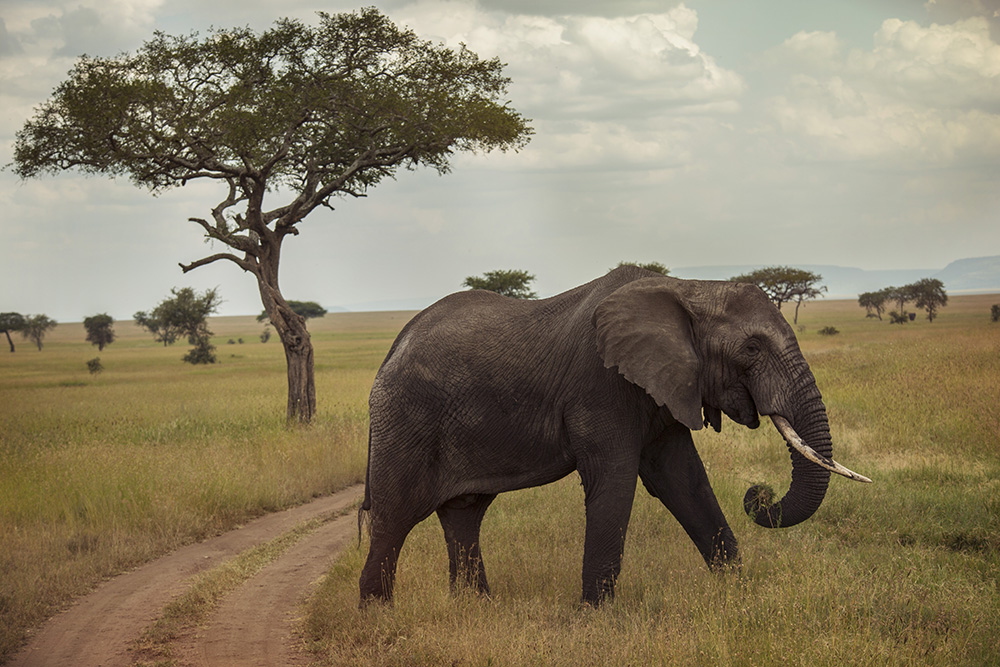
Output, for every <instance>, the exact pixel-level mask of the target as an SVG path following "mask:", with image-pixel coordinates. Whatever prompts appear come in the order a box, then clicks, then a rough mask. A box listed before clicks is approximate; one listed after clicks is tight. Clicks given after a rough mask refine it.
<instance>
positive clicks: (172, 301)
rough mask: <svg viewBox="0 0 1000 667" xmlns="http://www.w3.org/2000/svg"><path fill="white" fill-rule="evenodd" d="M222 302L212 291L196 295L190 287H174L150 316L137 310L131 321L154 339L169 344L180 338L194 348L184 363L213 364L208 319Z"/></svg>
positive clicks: (215, 292) (213, 355)
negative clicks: (184, 338) (183, 337)
mask: <svg viewBox="0 0 1000 667" xmlns="http://www.w3.org/2000/svg"><path fill="white" fill-rule="evenodd" d="M220 303H222V298H221V297H220V296H219V294H218V292H217V291H216V290H214V289H209V290H205V293H204V294H201V295H199V294H198V293H197V292H195V291H194V290H193V289H192V288H190V287H182V288H180V289H177V288H176V287H175V288H173V289H171V290H170V297H168V298H166V299H164V300H163V301H161V302H160V303H159V304H157V306H156V308H154V309H153V310H152V311H150V312H149V313H146V312H145V311H142V310H140V311H139V312H137V313H136V314H135V315H133V317H134V318H135V323H136V324H137V325H139V326H140V327H142V328H143V329H146V330H147V331H149V332H150V333H151V334H153V339H154V340H156V341H157V342H160V343H163V346H164V347H166V346H167V345H170V344H172V343H173V342H174V341H176V340H177V339H178V338H180V337H181V336H186V337H187V339H188V342H189V343H190V344H191V345H194V348H192V349H191V351H190V352H188V353H187V354H186V355H185V356H184V361H187V362H189V363H192V364H211V363H215V354H214V353H213V350H214V349H215V347H214V346H213V345H212V344H211V342H210V341H211V337H212V332H211V331H209V330H208V316H209V315H211V314H212V313H214V312H215V311H216V310H217V309H218V307H219V304H220Z"/></svg>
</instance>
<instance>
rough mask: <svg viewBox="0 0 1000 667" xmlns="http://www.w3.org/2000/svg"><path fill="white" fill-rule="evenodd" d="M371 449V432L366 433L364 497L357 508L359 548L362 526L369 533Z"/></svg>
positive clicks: (359, 546)
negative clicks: (366, 456)
mask: <svg viewBox="0 0 1000 667" xmlns="http://www.w3.org/2000/svg"><path fill="white" fill-rule="evenodd" d="M371 451H372V436H371V432H369V433H368V461H369V465H368V466H366V467H365V499H364V500H363V501H361V507H359V508H358V548H359V549H360V548H361V531H362V529H363V528H364V527H367V528H368V531H369V535H370V534H371V527H372V524H371V515H370V512H371V508H372V494H371V491H369V487H370V486H371V485H370V484H369V483H368V479H369V470H370V469H371V465H370V463H371Z"/></svg>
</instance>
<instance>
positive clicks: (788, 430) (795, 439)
mask: <svg viewBox="0 0 1000 667" xmlns="http://www.w3.org/2000/svg"><path fill="white" fill-rule="evenodd" d="M771 421H772V422H774V427H775V428H776V429H778V433H780V434H781V436H782V437H783V438H784V439H785V440H786V441H787V442H788V444H789V445H791V446H792V447H794V448H795V450H796V451H797V452H798V453H799V454H802V456H804V457H806V458H807V459H809V460H810V461H812V462H813V463H815V464H816V465H818V466H820V467H821V468H826V469H827V470H829V471H830V472H835V473H837V474H838V475H843V476H844V477H847V478H848V479H853V480H854V481H856V482H868V483H869V484H870V483H871V480H870V479H868V478H867V477H865V476H864V475H859V474H858V473H856V472H854V471H852V470H849V469H847V468H845V467H844V466H842V465H840V464H839V463H837V462H836V461H834V460H833V459H828V458H826V457H825V456H823V455H822V454H820V453H819V452H817V451H816V450H815V449H813V448H812V447H810V446H809V445H807V444H806V443H804V442H803V441H802V438H800V437H799V434H798V433H796V432H795V429H793V428H792V425H791V424H789V423H788V420H787V419H785V418H784V417H782V416H780V415H771Z"/></svg>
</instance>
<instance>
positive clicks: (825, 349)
mask: <svg viewBox="0 0 1000 667" xmlns="http://www.w3.org/2000/svg"><path fill="white" fill-rule="evenodd" d="M997 302H1000V296H997V295H987V296H965V297H952V300H951V303H950V305H949V306H948V307H947V308H945V309H943V310H942V311H941V313H940V316H939V318H938V319H937V320H935V321H934V322H933V323H928V322H927V321H926V319H918V320H917V321H916V322H913V323H909V324H906V325H902V326H899V325H890V324H889V323H888V320H887V321H885V322H878V321H876V320H867V319H865V317H864V311H863V310H862V309H860V308H858V307H857V306H856V305H855V304H854V303H853V302H838V301H829V302H823V301H820V302H818V303H810V304H808V305H807V306H806V307H805V308H804V309H803V310H802V312H801V314H800V324H801V325H803V330H802V331H800V333H799V337H800V343H801V346H802V349H803V351H804V353H805V355H806V357H807V359H808V360H809V362H810V364H811V366H812V368H813V372H814V373H815V375H816V378H817V382H818V384H819V387H820V389H821V391H822V392H823V394H824V398H825V400H826V403H827V407H828V410H829V415H830V421H831V427H832V430H833V436H834V447H835V456H836V458H837V459H838V460H839V461H840V462H842V463H844V464H845V465H847V466H848V467H850V468H852V469H854V470H857V471H858V472H860V473H862V474H865V475H867V476H869V477H871V478H872V479H874V480H875V483H874V484H871V485H861V484H857V483H854V482H850V481H848V480H845V479H843V478H834V479H833V480H831V484H830V490H829V493H828V494H827V498H826V501H825V503H824V504H823V506H822V507H821V509H820V510H819V512H817V514H816V515H815V516H814V517H813V518H812V519H811V520H809V521H807V522H805V523H803V524H800V525H799V526H796V527H793V528H790V529H787V530H777V531H775V530H765V529H762V528H759V527H757V526H755V525H752V524H751V522H750V521H749V520H748V519H746V518H745V515H744V514H743V511H742V498H743V493H744V492H745V490H746V489H747V488H748V487H749V486H750V485H751V484H753V483H757V482H764V483H768V484H771V485H772V486H774V487H775V488H776V489H777V490H778V491H779V492H781V491H783V490H784V488H786V487H787V484H788V481H789V473H790V465H789V461H788V454H787V450H786V448H785V447H784V445H783V444H782V442H781V439H780V436H778V435H777V433H776V432H775V431H774V430H773V429H771V428H769V427H768V426H767V425H766V424H765V425H762V427H761V428H760V429H758V430H756V431H750V430H747V429H745V428H743V427H739V426H737V425H736V424H733V423H732V422H728V421H727V422H725V423H724V425H723V431H722V433H721V434H717V433H714V432H705V431H700V432H697V433H696V434H695V436H696V444H697V445H698V448H699V451H700V452H701V455H702V458H703V459H704V461H705V464H706V468H707V469H708V473H709V477H710V479H711V480H712V483H713V486H714V488H715V491H716V494H717V495H718V497H719V500H720V503H721V505H722V507H723V510H724V511H725V512H726V515H727V516H728V518H729V520H730V523H731V524H732V526H733V530H734V532H735V533H736V535H737V538H738V539H740V543H741V547H742V554H743V568H742V571H741V572H740V573H738V574H737V573H729V574H726V575H724V576H719V575H714V574H711V573H709V572H708V571H707V570H706V568H705V567H704V563H703V562H702V560H701V558H700V556H699V555H698V553H697V551H696V550H695V548H694V546H693V545H692V544H691V542H690V540H689V539H688V538H687V536H686V535H685V534H684V533H683V531H682V530H681V528H680V527H679V526H678V524H677V523H676V522H675V521H674V520H673V518H672V517H671V516H670V515H669V513H667V511H666V510H665V509H664V508H663V507H662V506H661V505H660V504H659V502H658V501H655V500H654V499H651V498H650V497H649V496H648V495H647V494H646V493H645V491H643V490H642V488H641V485H640V487H639V490H638V492H637V494H636V502H635V507H634V510H633V515H632V522H631V524H630V527H629V533H628V539H627V543H626V552H625V561H624V565H623V571H622V575H621V578H620V580H619V586H618V596H617V598H616V600H615V601H614V602H613V603H611V604H608V605H606V606H605V607H603V608H601V609H598V610H593V609H581V608H580V607H579V604H578V600H579V594H580V580H579V577H580V562H581V558H582V552H583V493H582V489H581V488H580V486H579V480H578V479H577V478H576V476H575V475H572V476H570V477H568V478H566V479H564V480H562V481H561V482H558V483H556V484H552V485H549V486H547V487H542V488H538V489H531V490H526V491H520V492H517V493H511V494H504V495H502V496H500V497H499V498H497V500H496V501H495V502H494V504H493V506H492V507H491V509H490V511H489V512H488V513H487V516H486V520H485V522H484V525H483V534H482V540H483V549H484V553H485V559H486V565H487V571H488V574H489V576H490V581H491V585H492V588H493V593H494V595H493V597H492V598H491V599H482V598H479V597H477V596H475V595H472V594H469V593H467V592H463V593H460V594H458V595H452V594H451V593H450V592H449V589H448V575H447V571H448V567H447V559H446V553H445V549H444V540H443V538H442V533H441V529H440V526H439V525H438V523H437V520H436V519H435V518H431V519H429V520H427V521H425V522H423V523H422V524H420V525H419V526H417V528H416V529H415V530H414V531H413V533H412V534H411V536H410V538H409V539H408V541H407V544H406V546H405V547H404V550H403V554H402V557H401V559H400V569H399V578H398V581H397V589H396V592H397V597H396V603H395V605H394V606H393V607H389V608H384V607H378V606H376V607H370V608H368V609H366V610H364V611H360V610H358V608H357V595H358V593H357V578H358V574H359V572H360V567H361V563H362V561H363V557H364V555H365V553H366V551H365V548H364V545H363V546H362V548H361V549H355V548H348V549H347V550H346V551H345V553H344V554H343V555H342V556H341V557H340V558H339V560H338V561H337V562H336V564H335V565H334V567H333V568H332V569H331V571H330V573H329V575H328V576H327V577H326V579H325V580H324V582H323V583H322V585H321V586H320V588H319V590H318V591H317V593H316V594H315V595H314V596H313V597H312V599H311V600H310V601H309V603H308V605H307V609H306V611H305V614H304V621H303V622H304V635H305V637H306V639H307V642H308V644H309V646H310V648H311V649H312V650H313V651H314V659H315V660H317V661H318V662H319V663H320V664H331V665H353V664H372V665H414V664H433V665H437V664H449V665H451V664H467V665H486V664H499V665H537V664H546V665H548V664H552V665H594V664H622V665H626V664H631V665H645V664H678V665H690V664H720V665H771V664H779V663H788V664H810V665H811V664H845V663H846V664H876V665H881V664H932V665H934V664H937V665H961V664H967V665H983V664H995V663H996V661H997V656H998V655H1000V590H998V588H1000V585H998V579H1000V324H991V323H990V321H989V308H990V304H992V303H997ZM406 317H407V316H406V314H399V313H392V314H390V313H382V314H342V315H328V316H327V317H326V318H323V319H321V320H311V321H310V323H309V328H310V330H311V331H312V332H313V341H314V344H315V346H316V372H317V394H318V397H319V412H318V416H317V419H316V420H315V424H314V425H313V426H312V427H310V428H307V429H300V428H293V429H287V428H286V427H285V424H284V419H283V416H284V400H285V373H284V368H285V364H284V355H283V353H282V350H281V347H280V345H279V344H278V342H277V341H274V340H272V341H271V342H269V343H267V344H261V343H260V342H259V340H258V339H257V334H258V333H259V331H260V325H258V324H256V323H255V322H254V321H253V318H217V319H214V320H212V322H211V328H212V329H213V330H214V331H215V332H216V336H215V339H214V342H215V344H216V345H217V346H218V353H219V359H220V361H221V362H222V363H221V364H217V365H214V366H208V367H192V366H189V365H186V364H183V363H181V362H180V357H181V356H182V355H183V353H184V351H185V348H184V347H183V346H182V345H180V344H177V345H174V346H172V347H168V348H164V347H162V346H160V345H157V344H155V343H154V342H153V341H152V340H151V338H149V337H148V336H147V335H146V334H143V333H141V332H139V331H136V330H135V329H134V328H132V327H131V326H130V325H129V324H128V323H118V324H116V330H117V331H118V333H119V335H120V339H119V340H118V341H117V342H115V343H114V344H113V345H112V346H111V347H109V348H107V349H105V350H104V352H102V353H100V355H99V356H100V358H101V362H102V364H103V366H104V368H105V370H104V372H103V373H100V374H98V375H93V376H92V375H90V374H89V373H88V371H87V367H86V363H85V362H86V361H87V360H88V359H91V358H93V357H96V356H98V352H97V350H96V348H93V347H91V346H89V345H88V344H87V343H86V342H84V340H83V339H84V330H83V327H82V326H81V325H79V324H62V325H60V326H59V327H58V328H57V329H56V330H54V331H53V332H52V333H51V334H50V335H49V336H48V338H47V339H46V343H45V348H44V349H43V350H42V351H41V352H39V351H37V350H36V349H34V348H33V347H31V346H30V345H29V344H27V343H24V342H21V343H20V344H19V345H18V351H17V352H16V353H15V354H8V353H6V352H4V353H3V354H2V356H0V406H2V407H0V535H2V541H0V572H3V573H4V575H3V577H2V578H0V661H2V660H3V658H4V657H5V656H8V655H9V654H10V652H11V651H12V650H13V649H14V648H16V646H17V645H18V643H19V642H20V641H21V639H22V637H23V635H24V632H25V631H26V629H27V628H30V627H31V626H33V625H37V624H38V623H40V622H41V621H42V620H44V618H45V617H46V616H47V615H48V614H50V613H51V612H52V611H53V610H54V609H56V608H58V606H60V605H61V604H63V603H65V601H67V600H69V599H71V598H72V597H74V596H77V595H80V594H82V593H84V592H86V591H87V590H88V589H90V588H91V587H92V586H93V585H94V584H95V583H96V582H97V581H99V580H101V579H102V578H105V577H108V576H111V575H113V574H114V573H117V572H120V571H123V570H124V569H127V568H129V567H131V566H133V565H135V564H137V563H139V562H142V561H144V560H148V559H150V558H153V557H155V556H156V555H158V554H161V553H164V552H165V551H167V550H170V549H172V548H174V547H176V546H178V545H179V544H182V543H185V542H189V541H191V540H195V539H199V538H201V537H204V536H207V535H210V534H213V533H216V532H219V531H222V530H225V529H226V528H229V527H232V526H234V525H237V524H239V523H240V522H243V521H245V520H246V519H247V518H249V517H251V516H254V515H257V514H260V513H262V512H266V511H270V510H273V509H278V508H281V507H285V506H288V505H291V504H295V503H299V502H302V501H304V500H307V499H309V498H310V497H312V496H315V495H317V494H322V493H327V492H329V491H331V490H334V489H336V488H339V487H342V486H345V485H347V484H349V483H351V482H354V481H357V480H360V479H362V478H363V474H364V465H365V443H366V440H367V433H366V428H367V411H366V397H367V393H368V390H369V388H370V384H371V380H372V378H373V377H374V373H375V370H376V369H377V367H378V364H379V362H380V361H381V359H382V357H383V356H384V354H385V352H386V350H387V349H388V347H389V345H390V343H391V341H392V338H393V337H394V335H395V333H396V332H397V331H398V330H399V329H400V328H401V327H402V325H403V323H404V322H405V320H406ZM826 326H833V327H836V328H837V329H839V330H840V333H839V334H837V335H834V336H822V335H820V334H819V333H818V331H819V330H820V329H821V328H823V327H826ZM230 338H232V339H234V340H238V339H239V338H243V340H244V341H245V342H244V343H243V344H239V343H234V344H232V345H229V344H227V343H226V341H227V340H228V339H230Z"/></svg>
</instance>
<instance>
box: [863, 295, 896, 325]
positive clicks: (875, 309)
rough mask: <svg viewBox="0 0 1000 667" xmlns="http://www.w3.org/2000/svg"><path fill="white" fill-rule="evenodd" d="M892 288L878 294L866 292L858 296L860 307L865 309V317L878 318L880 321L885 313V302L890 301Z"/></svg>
mask: <svg viewBox="0 0 1000 667" xmlns="http://www.w3.org/2000/svg"><path fill="white" fill-rule="evenodd" d="M891 289H892V288H891V287H887V288H885V289H881V290H878V291H876V292H864V293H862V294H859V295H858V305H859V306H861V307H862V308H864V309H865V311H866V312H865V317H877V318H878V319H879V320H880V321H881V319H882V313H884V312H885V302H886V301H888V300H889V291H890V290H891Z"/></svg>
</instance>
